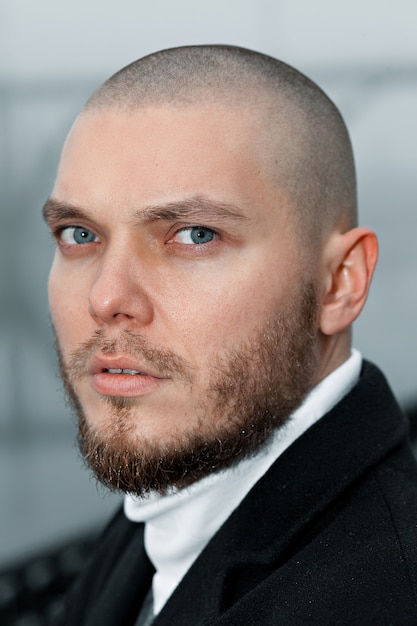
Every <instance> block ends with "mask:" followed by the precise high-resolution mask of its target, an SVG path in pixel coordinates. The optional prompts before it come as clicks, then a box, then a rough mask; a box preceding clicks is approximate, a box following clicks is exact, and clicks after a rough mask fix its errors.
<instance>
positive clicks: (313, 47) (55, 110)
mask: <svg viewBox="0 0 417 626" xmlns="http://www.w3.org/2000/svg"><path fill="white" fill-rule="evenodd" d="M346 5H348V6H346ZM416 23H417V5H416V3H415V2H414V0H398V1H397V2H396V3H395V4H394V3H391V2H387V1H381V0H379V1H377V0H368V1H367V0H350V2H349V3H342V2H334V0H315V2H311V1H310V0H231V1H228V2H227V3H226V2H225V1H224V0H211V1H210V3H200V2H196V1H187V0H180V1H175V0H174V1H170V0H153V2H152V3H149V2H140V1H139V2H138V1H133V0H119V1H118V2H117V3H114V2H103V1H99V0H95V1H93V0H84V1H83V2H81V1H80V0H72V2H71V3H62V2H56V0H38V1H37V2H36V3H34V2H32V1H31V0H3V2H2V4H1V5H0V146H1V149H0V185H1V186H0V190H1V196H0V197H1V207H0V220H1V225H0V237H1V241H0V294H1V307H0V315H1V318H0V322H1V323H0V537H1V540H0V564H1V561H3V562H4V561H8V560H10V559H11V558H13V557H18V556H19V555H22V554H24V553H25V552H26V551H27V550H33V549H35V548H36V547H37V546H41V545H46V544H48V543H49V542H51V541H52V542H53V541H57V540H59V539H60V538H61V537H65V536H69V535H70V534H71V533H73V532H78V531H81V530H83V529H85V528H87V527H88V526H89V525H90V524H93V523H97V521H100V520H103V521H104V520H105V519H106V517H107V515H108V512H109V510H110V509H111V508H112V507H114V506H115V499H114V498H109V497H107V496H103V493H102V492H100V491H97V490H96V487H95V485H94V482H92V481H91V480H89V478H88V476H87V474H86V473H85V472H84V471H83V470H82V468H81V466H80V461H79V460H78V458H77V454H76V452H75V450H74V448H73V444H72V441H73V437H74V428H73V425H72V419H71V418H70V416H69V413H68V410H67V409H66V408H65V406H64V404H63V401H62V397H61V391H60V383H59V380H58V378H57V375H56V365H55V358H54V352H53V347H52V343H53V342H52V337H51V333H50V329H49V317H48V310H47V303H46V279H47V272H48V266H49V263H50V260H51V256H52V249H53V246H52V242H51V241H50V238H49V236H48V234H47V232H46V229H45V228H44V226H43V224H42V222H41V220H40V217H39V212H40V208H41V206H42V203H43V201H44V200H45V199H46V197H47V195H48V193H49V190H50V188H51V185H52V181H53V178H54V173H55V168H56V164H57V159H58V155H59V150H60V146H61V144H62V141H63V139H64V137H65V134H66V132H67V130H68V128H69V126H70V124H71V121H72V120H73V118H74V116H75V115H76V113H77V111H78V110H79V108H80V107H81V106H82V104H83V102H84V101H85V99H86V97H87V96H88V95H89V93H90V92H91V90H92V89H94V87H95V86H97V85H98V84H99V83H100V82H101V81H102V80H104V79H105V78H106V77H107V76H108V75H110V74H111V73H112V72H114V71H116V70H117V69H119V68H120V67H122V66H123V65H125V64H127V63H128V62H130V61H132V60H134V59H136V58H138V57H139V56H142V55H143V54H146V53H148V52H151V51H153V50H156V49H159V48H163V47H168V46H171V45H180V44H192V43H206V42H211V43H219V42H226V43H232V44H238V45H244V46H248V47H252V48H256V49H258V50H261V51H263V52H266V53H269V54H272V55H274V56H277V57H280V58H282V59H284V60H285V61H287V62H289V63H291V64H293V65H295V66H296V67H298V68H299V69H301V70H303V71H305V72H306V73H307V74H308V75H310V76H311V77H312V78H313V79H315V80H317V81H318V82H319V84H321V85H322V87H324V89H325V90H327V92H328V93H329V94H330V95H331V97H332V98H333V99H334V100H335V102H336V103H337V104H338V106H339V107H340V108H341V110H342V113H343V114H344V116H345V118H346V120H347V122H348V125H349V127H350V130H351V135H352V140H353V144H354V148H355V152H356V160H357V169H358V177H359V197H360V205H361V215H362V223H365V224H367V225H370V226H372V227H373V228H375V229H376V230H377V232H378V233H379V237H380V241H381V259H380V265H379V269H378V272H377V275H376V278H375V281H374V285H373V289H372V293H371V297H370V299H369V302H368V305H367V309H366V312H365V313H364V314H363V316H362V318H361V320H360V321H359V322H358V324H357V326H356V331H355V343H356V345H357V346H358V347H359V348H360V349H361V350H362V351H363V353H364V354H365V355H366V356H367V357H369V358H371V359H374V360H375V361H377V362H378V363H379V364H380V365H381V366H382V367H383V369H384V370H385V371H386V373H387V375H388V377H389V378H390V380H391V382H392V384H393V387H394V389H395V391H396V393H397V394H398V396H399V398H400V399H401V401H403V402H408V401H409V400H411V399H412V398H413V397H416V396H417V332H416V320H417V279H416V269H417V245H416V235H417V210H416V208H417V207H416V204H417V203H416V200H417V192H416V182H415V179H416V173H417V172H416V157H417V154H416V145H417V141H416V140H417V136H416V135H417V128H416V119H415V118H416V114H415V111H417V37H416V36H415V24H416Z"/></svg>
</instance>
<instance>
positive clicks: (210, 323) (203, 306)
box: [165, 268, 280, 365]
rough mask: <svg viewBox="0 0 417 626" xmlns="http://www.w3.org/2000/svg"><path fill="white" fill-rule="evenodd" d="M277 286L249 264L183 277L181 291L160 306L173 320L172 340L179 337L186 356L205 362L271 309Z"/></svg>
mask: <svg viewBox="0 0 417 626" xmlns="http://www.w3.org/2000/svg"><path fill="white" fill-rule="evenodd" d="M279 291H280V290H279V286H278V285H274V287H271V284H270V280H269V279H268V280H265V277H264V276H263V275H262V273H260V272H256V271H254V270H253V268H251V271H246V272H245V271H244V269H243V268H241V269H240V270H239V271H236V270H235V271H233V272H230V273H229V274H228V275H226V274H225V273H223V274H221V273H219V272H218V273H217V275H216V276H215V278H214V279H213V277H211V279H209V278H207V280H205V281H201V282H199V283H198V284H197V285H195V284H190V283H189V284H188V289H187V290H186V291H185V292H184V291H182V290H181V297H178V296H177V297H175V298H174V297H173V298H172V299H171V300H170V302H171V307H170V310H168V309H167V308H165V314H166V319H167V320H168V318H170V319H171V324H172V322H173V321H174V319H175V320H176V323H175V327H176V333H178V334H177V336H175V334H176V333H174V337H173V341H174V342H177V343H178V341H181V344H182V346H181V349H182V350H183V354H184V355H185V356H186V358H189V359H191V360H192V361H194V362H197V361H199V362H200V363H202V362H207V363H208V365H210V362H212V361H213V358H214V357H216V355H217V354H219V353H221V352H223V351H228V350H231V349H233V348H236V347H238V346H240V345H241V344H242V343H244V342H245V340H246V339H248V338H250V337H252V336H253V335H254V333H256V331H257V330H258V329H259V328H260V327H261V326H262V324H263V323H264V322H265V321H266V320H267V319H269V318H270V317H271V316H273V315H274V313H275V310H276V308H277V307H278V301H279V297H278V295H277V292H279ZM166 304H167V301H166V300H165V305H166ZM168 323H169V322H168Z"/></svg>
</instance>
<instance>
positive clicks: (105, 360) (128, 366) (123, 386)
mask: <svg viewBox="0 0 417 626" xmlns="http://www.w3.org/2000/svg"><path fill="white" fill-rule="evenodd" d="M88 373H89V379H90V383H91V385H92V387H93V389H94V390H95V391H96V393H98V394H99V395H101V396H119V397H130V398H132V397H140V396H145V395H149V394H151V393H154V392H156V391H157V390H158V389H159V388H160V387H161V385H162V384H163V383H166V382H167V380H168V379H167V378H165V377H164V376H161V374H160V373H159V372H157V371H154V370H153V368H148V366H144V364H143V363H141V364H139V363H138V362H136V363H135V362H134V360H133V359H132V358H131V357H124V356H120V355H119V356H117V355H111V356H110V355H105V356H103V355H100V356H97V355H96V356H94V357H93V358H92V359H91V361H90V363H89V367H88Z"/></svg>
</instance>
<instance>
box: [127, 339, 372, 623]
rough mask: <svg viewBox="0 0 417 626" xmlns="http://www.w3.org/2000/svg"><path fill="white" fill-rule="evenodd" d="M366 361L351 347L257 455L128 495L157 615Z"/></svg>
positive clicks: (345, 390) (351, 383)
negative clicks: (162, 488)
mask: <svg viewBox="0 0 417 626" xmlns="http://www.w3.org/2000/svg"><path fill="white" fill-rule="evenodd" d="M361 364H362V357H361V355H360V353H359V352H358V351H357V350H352V354H351V356H350V358H349V359H348V360H347V361H345V363H343V364H342V365H341V366H340V367H339V368H338V369H336V370H335V371H334V372H332V373H331V374H330V375H329V376H327V378H325V379H324V380H323V381H321V382H320V383H319V384H318V385H317V386H316V387H315V388H314V389H313V390H312V391H311V392H310V393H309V395H308V396H307V397H306V399H305V400H304V402H303V403H302V404H301V406H300V407H299V408H298V409H297V410H296V411H295V412H294V413H293V414H292V416H291V418H290V419H289V420H288V422H287V423H286V424H285V426H283V427H282V428H280V429H278V430H277V431H276V432H275V434H274V436H273V437H272V438H271V439H270V440H269V441H268V443H267V444H266V445H265V446H264V447H263V448H262V449H261V450H260V451H259V452H258V454H257V455H256V456H254V457H252V458H250V459H244V460H242V461H240V462H239V463H237V464H236V465H235V466H233V467H231V468H229V469H227V470H224V471H222V472H219V473H216V474H213V475H211V476H208V477H206V478H203V479H202V480H200V481H198V482H196V483H194V484H193V485H191V486H190V487H188V488H186V489H182V490H172V491H171V492H170V493H169V494H168V495H165V496H161V495H159V494H157V493H151V494H149V495H148V496H145V497H143V498H138V497H135V496H132V495H127V496H126V497H125V501H124V511H125V515H126V517H127V518H128V519H129V520H131V521H133V522H144V523H145V549H146V552H147V554H148V557H149V559H150V560H151V562H152V564H153V566H154V567H155V570H156V571H155V574H154V577H153V581H152V591H153V613H154V615H157V614H158V613H159V612H160V611H161V609H162V607H163V606H164V604H165V603H166V601H167V600H168V598H169V597H170V595H171V594H172V592H173V591H174V589H175V588H176V587H177V585H178V583H179V582H180V581H181V579H182V578H183V576H184V575H185V574H186V572H187V570H188V569H189V568H190V566H191V565H192V563H193V562H194V561H195V560H196V558H197V557H198V555H199V554H200V553H201V551H202V550H203V548H204V547H205V546H206V545H207V543H208V542H209V541H210V539H211V538H212V537H213V536H214V535H215V533H216V532H217V531H218V530H219V528H220V527H221V526H222V524H223V523H224V522H225V521H226V519H227V518H228V517H229V515H230V514H231V513H232V511H234V509H235V508H236V507H237V506H238V505H239V504H240V502H241V501H242V500H243V499H244V497H245V496H246V495H247V493H248V492H249V491H250V489H251V488H252V487H253V486H254V485H255V483H256V482H257V481H258V480H259V479H260V478H261V477H262V476H263V475H264V474H265V473H266V471H267V470H268V469H269V467H270V466H271V465H272V464H273V463H274V461H276V459H277V458H278V457H279V456H280V455H281V454H282V453H283V452H284V450H285V449H286V448H288V447H289V446H290V445H291V444H292V443H293V442H294V441H295V440H296V439H297V438H298V437H300V435H302V434H303V433H304V432H305V431H306V430H307V429H308V428H309V427H310V426H311V425H312V424H314V422H316V421H317V420H318V419H320V418H321V417H322V416H323V415H325V414H326V413H327V412H328V411H330V409H332V408H333V407H334V406H335V405H336V404H337V403H338V402H339V400H341V399H342V398H343V396H345V395H346V394H347V393H348V392H349V391H350V390H351V389H352V387H354V385H355V384H356V383H357V381H358V379H359V374H360V369H361Z"/></svg>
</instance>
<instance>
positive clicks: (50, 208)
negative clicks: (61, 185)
mask: <svg viewBox="0 0 417 626" xmlns="http://www.w3.org/2000/svg"><path fill="white" fill-rule="evenodd" d="M42 214H43V218H44V220H45V221H46V222H47V223H48V224H50V223H54V222H58V221H60V220H66V219H73V220H85V219H88V218H89V216H88V214H87V212H86V211H85V210H83V209H81V208H79V207H76V206H74V205H72V204H68V203H65V202H60V201H59V200H56V199H54V198H49V199H48V200H47V201H46V202H45V204H44V206H43V209H42ZM158 220H161V221H167V222H175V221H177V220H179V221H182V220H188V221H190V220H193V221H196V222H197V221H200V220H202V221H203V222H204V221H206V220H209V221H210V220H216V221H223V220H224V221H229V222H247V221H250V218H249V217H248V216H247V215H245V214H244V213H243V212H242V210H241V209H240V208H239V207H236V206H235V205H233V204H231V203H228V202H219V201H217V200H212V199H210V198H207V197H205V196H201V195H198V196H194V197H191V198H185V199H184V200H179V201H174V202H167V203H165V204H156V205H149V206H144V207H142V208H141V209H138V210H137V211H135V214H134V221H135V222H139V223H148V222H155V221H158Z"/></svg>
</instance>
